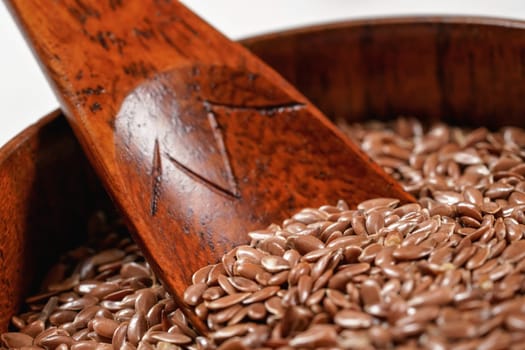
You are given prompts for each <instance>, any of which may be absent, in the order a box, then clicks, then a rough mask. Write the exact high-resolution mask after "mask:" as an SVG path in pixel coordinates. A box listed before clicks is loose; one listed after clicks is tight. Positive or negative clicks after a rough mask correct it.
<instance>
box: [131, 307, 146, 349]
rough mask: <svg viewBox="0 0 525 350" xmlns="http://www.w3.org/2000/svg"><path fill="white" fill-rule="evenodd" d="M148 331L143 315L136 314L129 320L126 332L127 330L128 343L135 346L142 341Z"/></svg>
mask: <svg viewBox="0 0 525 350" xmlns="http://www.w3.org/2000/svg"><path fill="white" fill-rule="evenodd" d="M147 330H148V322H147V321H146V317H145V316H144V314H142V313H140V312H137V313H136V314H135V315H133V317H132V318H131V320H129V324H128V330H127V333H126V335H127V339H128V341H129V342H130V343H131V344H133V345H136V344H138V342H139V341H140V340H141V339H142V337H143V336H144V334H145V333H146V331H147Z"/></svg>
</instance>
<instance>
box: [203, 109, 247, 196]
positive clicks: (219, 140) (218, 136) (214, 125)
mask: <svg viewBox="0 0 525 350" xmlns="http://www.w3.org/2000/svg"><path fill="white" fill-rule="evenodd" d="M208 122H209V123H210V126H211V130H212V132H213V137H214V138H215V143H216V144H217V147H218V149H219V152H220V154H221V158H222V162H223V165H224V169H225V170H226V177H227V180H228V185H229V186H230V191H229V192H230V193H231V194H233V196H234V197H236V198H240V195H241V194H240V192H239V187H238V186H237V182H236V181H235V177H234V176H233V171H232V167H231V163H230V157H229V156H228V152H227V151H226V146H225V145H224V136H223V134H222V130H221V127H220V126H219V123H218V122H217V119H216V118H215V114H213V112H208Z"/></svg>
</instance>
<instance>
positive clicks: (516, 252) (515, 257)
mask: <svg viewBox="0 0 525 350" xmlns="http://www.w3.org/2000/svg"><path fill="white" fill-rule="evenodd" d="M501 257H502V258H503V259H504V260H506V261H508V262H509V263H516V262H518V261H520V260H521V259H523V258H525V241H522V240H520V241H514V242H512V243H511V244H510V245H509V246H507V248H505V250H504V251H503V253H502V254H501Z"/></svg>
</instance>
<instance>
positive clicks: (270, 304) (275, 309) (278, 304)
mask: <svg viewBox="0 0 525 350" xmlns="http://www.w3.org/2000/svg"><path fill="white" fill-rule="evenodd" d="M264 306H265V307H266V310H268V312H270V313H272V314H274V315H278V316H281V315H283V314H284V308H283V305H282V300H281V298H279V297H276V296H274V297H271V298H270V299H268V300H266V301H265V302H264Z"/></svg>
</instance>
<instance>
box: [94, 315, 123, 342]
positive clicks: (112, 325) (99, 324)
mask: <svg viewBox="0 0 525 350" xmlns="http://www.w3.org/2000/svg"><path fill="white" fill-rule="evenodd" d="M118 325H119V324H118V322H116V321H113V320H110V319H107V318H102V317H96V318H95V319H94V320H93V330H94V331H95V332H96V333H97V334H98V335H100V336H102V337H106V338H111V337H112V336H113V333H114V332H115V330H116V329H117V327H118Z"/></svg>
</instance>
